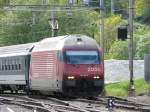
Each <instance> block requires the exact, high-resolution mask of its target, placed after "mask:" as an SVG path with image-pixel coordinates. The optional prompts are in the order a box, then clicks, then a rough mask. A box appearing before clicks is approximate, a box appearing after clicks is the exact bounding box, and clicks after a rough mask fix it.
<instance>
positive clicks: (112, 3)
mask: <svg viewBox="0 0 150 112" xmlns="http://www.w3.org/2000/svg"><path fill="white" fill-rule="evenodd" d="M114 11H115V9H114V0H111V14H112V15H113V14H114Z"/></svg>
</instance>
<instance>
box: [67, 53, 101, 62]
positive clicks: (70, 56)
mask: <svg viewBox="0 0 150 112" xmlns="http://www.w3.org/2000/svg"><path fill="white" fill-rule="evenodd" d="M99 57H100V56H99V53H98V51H66V56H65V58H66V62H67V64H99V63H100V58H99Z"/></svg>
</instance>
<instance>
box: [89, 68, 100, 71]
mask: <svg viewBox="0 0 150 112" xmlns="http://www.w3.org/2000/svg"><path fill="white" fill-rule="evenodd" d="M96 71H100V68H96V67H94V68H93V67H89V68H88V72H96Z"/></svg>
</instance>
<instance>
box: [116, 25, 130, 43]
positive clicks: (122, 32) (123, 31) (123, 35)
mask: <svg viewBox="0 0 150 112" xmlns="http://www.w3.org/2000/svg"><path fill="white" fill-rule="evenodd" d="M127 38H128V27H127V26H121V27H119V28H118V39H119V40H122V41H125V40H126V39H127Z"/></svg>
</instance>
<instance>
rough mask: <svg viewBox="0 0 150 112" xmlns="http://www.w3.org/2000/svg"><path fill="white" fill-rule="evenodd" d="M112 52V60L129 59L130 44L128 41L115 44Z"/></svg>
mask: <svg viewBox="0 0 150 112" xmlns="http://www.w3.org/2000/svg"><path fill="white" fill-rule="evenodd" d="M110 52H111V53H112V58H114V59H124V60H126V59H128V43H127V42H126V41H118V42H115V43H114V44H113V45H112V47H111V50H110Z"/></svg>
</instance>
